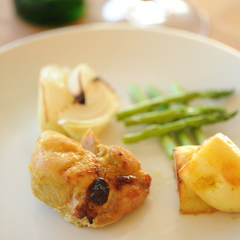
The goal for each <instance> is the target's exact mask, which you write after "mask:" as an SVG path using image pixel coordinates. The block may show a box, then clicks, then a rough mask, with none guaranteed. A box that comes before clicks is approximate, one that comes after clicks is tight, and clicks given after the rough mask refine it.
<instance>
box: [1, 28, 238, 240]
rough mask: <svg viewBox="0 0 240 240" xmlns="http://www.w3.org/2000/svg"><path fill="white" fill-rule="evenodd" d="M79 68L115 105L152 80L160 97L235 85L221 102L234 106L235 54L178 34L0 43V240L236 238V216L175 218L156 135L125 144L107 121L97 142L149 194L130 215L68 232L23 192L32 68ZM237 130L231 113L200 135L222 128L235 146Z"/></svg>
mask: <svg viewBox="0 0 240 240" xmlns="http://www.w3.org/2000/svg"><path fill="white" fill-rule="evenodd" d="M80 62H86V63H88V64H89V65H90V66H92V67H93V68H94V69H95V70H96V71H98V72H99V73H100V75H101V76H102V77H103V78H105V79H106V80H107V81H109V82H110V83H111V85H112V86H113V87H114V88H115V89H116V91H117V92H118V94H119V96H120V98H121V103H122V105H125V104H127V103H128V97H127V94H126V88H127V86H128V85H129V84H130V83H137V84H140V85H141V86H143V87H144V86H145V85H146V84H147V83H154V84H156V85H157V86H158V87H159V88H161V89H162V90H163V91H166V92H167V91H168V90H169V89H168V86H169V84H170V83H171V82H179V83H180V84H182V86H183V87H184V88H185V89H186V90H200V89H211V88H215V89H230V88H234V89H235V90H236V93H235V94H234V95H233V96H231V97H230V98H227V99H224V100H222V101H220V104H223V105H224V106H226V107H227V108H228V109H229V111H230V110H236V109H239V106H240V94H239V91H240V55H239V52H237V51H235V50H234V49H231V48H230V47H227V46H225V45H223V44H220V43H218V42H215V41H212V40H209V39H205V38H201V37H199V36H195V35H192V34H190V33H186V32H181V31H173V30H167V29H159V30H156V29H155V30H154V29H152V30H150V29H149V30H140V29H136V28H133V27H130V26H125V25H101V24H100V25H86V26H79V27H78V26H77V27H71V28H63V29H58V30H55V31H49V32H44V33H41V34H38V35H35V36H31V37H28V38H25V39H22V40H19V41H16V42H13V43H10V44H8V45H6V46H3V47H1V48H0V84H1V87H0V98H1V101H0V106H1V108H0V109H1V118H0V127H1V135H0V146H1V151H0V154H1V158H0V239H3V240H30V239H31V240H32V239H34V240H39V239H51V240H55V239H56V240H62V239H88V240H91V239H98V240H107V239H119V240H120V239H125V240H127V239H138V240H139V239H161V240H165V239H166V240H169V239H173V240H174V239H184V240H192V239H195V240H198V239H211V240H215V239H217V240H226V239H231V240H234V239H239V238H240V232H239V225H240V215H239V214H229V213H220V212H218V213H214V214H211V215H201V216H183V215H180V214H179V212H178V197H177V188H176V183H175V180H174V174H173V169H172V161H171V160H169V159H168V158H167V157H166V156H165V154H164V152H163V151H162V149H161V147H160V146H159V143H158V141H157V139H149V140H145V141H143V142H140V143H136V144H130V145H124V144H123V143H122V141H121V135H122V134H123V133H124V132H127V131H128V129H126V128H124V127H123V125H122V124H121V123H117V122H115V121H114V120H113V122H112V124H111V125H110V126H109V127H108V128H107V129H106V131H105V132H104V133H103V134H101V135H100V138H101V140H102V142H103V143H105V144H118V145H120V146H122V147H125V148H127V149H128V150H130V151H132V152H133V153H134V154H135V155H136V157H137V158H138V159H139V161H140V162H141V163H142V167H143V169H144V170H145V171H147V172H148V173H149V174H150V175H151V176H152V178H153V182H152V187H151V194H150V196H149V198H148V199H147V201H146V203H145V204H144V205H143V206H142V207H141V208H140V209H139V210H136V211H135V212H132V213H130V214H128V215H126V216H124V217H123V218H122V219H121V220H120V221H118V222H117V223H115V224H113V225H110V226H108V227H105V228H101V229H88V228H77V227H75V225H74V224H71V223H67V222H65V220H64V219H63V218H62V217H60V216H59V215H58V214H57V213H56V212H54V211H53V209H52V208H50V207H48V206H47V205H45V204H44V203H42V202H40V201H39V200H37V199H36V198H35V197H34V196H33V195H32V193H31V189H30V181H29V180H30V176H29V172H28V169H27V167H28V164H29V161H30V157H31V153H32V151H33V148H34V145H35V143H36V139H37V137H38V136H39V129H38V123H37V90H38V73H39V70H40V68H41V67H42V66H44V65H47V64H51V63H57V64H59V65H68V66H70V67H74V66H75V65H76V64H78V63H80ZM239 128H240V116H239V115H238V116H237V117H235V118H234V119H231V120H230V121H228V122H225V123H219V124H215V125H213V126H211V127H206V128H205V129H204V130H205V131H206V134H207V135H209V136H210V135H212V134H214V133H217V132H222V133H224V134H226V135H227V136H229V137H230V138H231V139H232V140H233V141H234V142H235V143H236V144H237V145H238V146H240V132H239Z"/></svg>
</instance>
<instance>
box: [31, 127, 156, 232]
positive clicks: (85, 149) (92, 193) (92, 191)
mask: <svg viewBox="0 0 240 240" xmlns="http://www.w3.org/2000/svg"><path fill="white" fill-rule="evenodd" d="M29 170H30V173H31V187H32V191H33V194H34V195H35V196H36V197H37V198H38V199H39V200H41V201H43V202H45V203H46V204H48V205H49V206H51V207H53V208H54V209H55V210H56V211H57V212H58V213H59V214H60V215H61V216H63V217H64V218H65V220H66V221H68V222H72V223H74V224H75V225H76V226H78V227H84V226H88V227H92V228H97V227H103V226H106V225H109V224H112V223H114V222H116V221H117V220H119V219H120V218H121V217H122V216H124V215H125V214H127V213H128V212H131V211H133V210H135V209H138V208H139V207H141V206H142V204H143V203H144V201H145V200H146V197H147V196H148V194H149V189H150V185H151V177H150V176H149V175H148V174H147V173H145V172H144V171H142V169H141V165H140V163H139V162H138V160H137V159H136V158H135V157H134V156H133V154H132V153H130V152H129V151H127V150H125V149H122V148H121V147H119V146H115V145H112V146H106V145H103V144H101V143H100V142H99V140H98V138H97V136H96V134H95V132H93V131H92V130H88V131H87V132H86V133H85V134H84V136H83V138H82V141H81V144H80V143H79V142H77V141H75V140H73V139H71V138H69V137H66V136H65V135H63V134H60V133H58V132H55V131H45V132H43V133H42V135H41V136H40V138H39V139H38V141H37V144H36V146H35V150H34V153H33V155H32V158H31V162H30V166H29Z"/></svg>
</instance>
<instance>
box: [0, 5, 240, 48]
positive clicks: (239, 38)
mask: <svg viewBox="0 0 240 240" xmlns="http://www.w3.org/2000/svg"><path fill="white" fill-rule="evenodd" d="M26 1H33V2H34V1H35V2H37V1H39V0H15V1H13V0H1V1H0V46H2V45H4V44H6V43H9V42H11V41H14V40H16V39H19V38H22V37H25V36H28V35H31V34H34V33H38V32H42V31H45V30H49V29H54V28H58V27H62V26H68V25H80V24H85V23H96V22H106V21H107V22H109V21H110V22H119V21H126V11H127V10H126V6H125V7H124V6H123V4H124V2H125V4H126V2H127V4H129V3H130V2H133V1H135V2H136V1H139V0H132V1H131V0H128V1H125V0H121V2H120V4H121V6H120V5H118V4H119V1H118V3H117V0H115V1H114V0H112V1H107V0H85V1H84V11H83V12H81V13H79V17H77V18H76V19H75V20H73V21H70V22H68V23H61V24H58V25H54V26H51V25H50V26H43V25H41V24H40V25H36V24H32V23H30V22H29V21H26V20H24V19H23V18H22V17H20V15H19V14H18V13H17V11H16V9H15V6H14V3H17V4H20V3H21V2H26ZM43 1H46V0H43ZM169 1H170V2H171V0H168V1H166V0H165V3H166V2H168V3H169ZM141 2H145V3H142V4H145V5H144V7H143V12H144V14H145V15H144V17H147V16H146V12H147V9H148V8H149V9H150V8H151V6H150V3H147V5H146V2H151V1H143V0H142V1H141ZM163 2H164V1H163ZM173 2H175V3H176V4H177V1H176V0H174V1H173ZM181 2H182V1H181ZM175 3H174V4H175ZM114 4H115V5H114ZM186 4H190V5H189V6H191V7H193V9H194V10H192V12H191V13H188V15H186V13H185V16H184V17H183V11H184V10H181V6H182V7H184V6H183V4H182V5H181V6H180V5H175V9H174V13H177V14H178V17H179V16H180V15H181V14H182V15H181V20H179V19H177V20H176V19H174V20H173V21H174V22H175V23H176V22H178V23H179V22H181V21H182V19H183V23H182V24H183V25H184V26H183V27H182V26H175V25H174V24H175V23H174V24H173V23H172V22H173V21H172V19H170V18H169V19H167V20H166V18H164V15H163V14H164V13H163V12H161V9H160V10H159V9H158V8H159V6H154V11H155V12H156V13H155V12H154V13H153V12H152V13H151V14H150V15H149V16H151V17H152V18H151V19H149V16H148V18H146V19H145V20H144V21H143V20H142V19H143V18H142V15H141V14H142V12H141V10H142V9H140V8H139V9H138V10H137V11H135V12H134V14H133V13H132V14H131V17H129V12H128V18H127V21H128V22H130V23H131V24H132V23H134V24H137V25H139V26H140V27H147V25H148V24H149V23H151V21H158V22H159V24H155V26H156V27H158V26H161V27H162V26H164V27H165V26H170V27H176V28H183V29H184V28H185V30H187V31H192V32H196V33H197V34H201V35H205V36H207V37H209V38H212V39H216V40H218V41H220V42H223V43H225V44H227V45H229V46H231V47H233V48H235V49H238V50H240V1H239V0H187V1H186ZM127 7H129V6H127ZM149 11H150V10H149ZM151 11H153V9H152V10H151ZM171 11H172V13H173V10H172V6H171ZM181 11H182V12H181ZM194 11H195V12H194ZM124 14H125V15H124ZM154 14H155V15H154ZM194 14H195V15H196V14H197V15H198V17H199V14H200V17H201V18H202V19H201V20H202V28H203V29H200V30H199V22H197V21H198V20H197V19H196V16H194ZM170 15H171V14H170ZM139 16H140V17H139ZM153 16H155V18H154V19H153ZM156 16H157V17H156ZM160 16H161V18H160ZM168 17H169V14H168ZM136 18H141V22H140V21H139V19H137V20H136ZM156 19H157V20H156ZM150 25H151V24H150ZM192 26H193V28H192Z"/></svg>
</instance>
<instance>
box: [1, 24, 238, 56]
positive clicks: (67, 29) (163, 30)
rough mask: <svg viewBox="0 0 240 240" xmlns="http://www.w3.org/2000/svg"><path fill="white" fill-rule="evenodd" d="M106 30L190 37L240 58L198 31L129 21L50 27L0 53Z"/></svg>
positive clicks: (6, 45) (12, 43) (3, 48)
mask: <svg viewBox="0 0 240 240" xmlns="http://www.w3.org/2000/svg"><path fill="white" fill-rule="evenodd" d="M106 30H110V31H111V30H114V31H116V30H126V31H127V30H129V31H138V32H152V33H160V34H165V35H170V36H171V35H172V36H175V37H180V38H185V39H190V40H193V41H197V42H200V43H202V44H206V45H210V46H212V47H215V48H218V49H220V50H223V51H225V52H228V53H229V54H232V55H235V56H236V57H239V58H240V51H239V50H238V49H235V48H233V47H231V46H229V45H227V44H225V43H223V42H220V41H218V40H216V39H213V38H209V37H206V36H202V35H199V34H197V33H193V32H189V31H186V30H181V29H174V28H170V27H165V26H160V27H148V28H140V27H137V26H133V25H131V24H128V23H105V22H98V23H85V24H79V25H71V26H64V27H59V28H55V29H49V30H45V31H42V32H38V33H34V34H31V35H28V36H25V37H22V38H19V39H16V40H13V41H11V42H9V43H6V44H4V45H2V46H0V55H1V54H2V53H6V52H8V51H11V50H13V49H15V48H18V47H21V46H23V45H27V44H29V43H33V42H36V41H41V40H44V39H47V38H49V37H56V36H61V35H63V34H68V33H74V32H76V33H77V32H84V31H86V32H88V31H106Z"/></svg>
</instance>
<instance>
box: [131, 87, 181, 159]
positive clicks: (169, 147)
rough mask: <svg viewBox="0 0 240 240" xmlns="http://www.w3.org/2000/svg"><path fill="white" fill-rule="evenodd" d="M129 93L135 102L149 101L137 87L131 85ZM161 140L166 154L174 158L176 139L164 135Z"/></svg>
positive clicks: (163, 106) (162, 107)
mask: <svg viewBox="0 0 240 240" xmlns="http://www.w3.org/2000/svg"><path fill="white" fill-rule="evenodd" d="M128 92H129V95H130V97H131V98H132V100H133V101H134V102H141V101H143V100H146V99H147V96H146V94H145V93H144V92H143V91H142V90H141V89H140V87H139V86H137V85H131V86H130V87H129V88H128ZM158 95H160V93H158ZM165 108H167V105H161V106H160V107H159V110H163V109H165ZM159 140H160V142H161V145H162V147H163V149H164V150H165V152H166V154H167V155H168V156H169V157H170V158H173V148H174V147H176V146H177V143H176V141H175V139H174V137H173V136H171V134H163V135H160V136H159Z"/></svg>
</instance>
